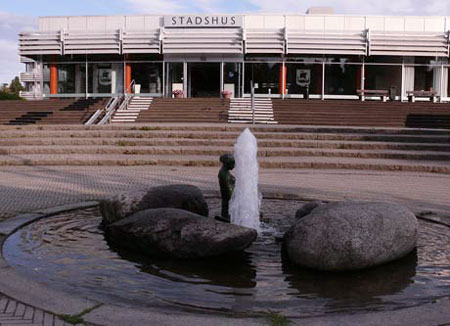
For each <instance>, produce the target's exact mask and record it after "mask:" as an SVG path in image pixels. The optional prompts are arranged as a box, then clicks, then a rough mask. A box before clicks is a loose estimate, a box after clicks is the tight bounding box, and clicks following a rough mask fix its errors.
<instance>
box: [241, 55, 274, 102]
mask: <svg viewBox="0 0 450 326" xmlns="http://www.w3.org/2000/svg"><path fill="white" fill-rule="evenodd" d="M280 67H281V63H274V62H263V63H245V84H244V92H245V93H246V94H250V93H251V90H250V82H251V81H253V83H254V85H255V94H267V95H272V94H279V92H280V87H279V85H280V84H279V75H280Z"/></svg>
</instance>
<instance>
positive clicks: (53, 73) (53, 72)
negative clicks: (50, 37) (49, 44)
mask: <svg viewBox="0 0 450 326" xmlns="http://www.w3.org/2000/svg"><path fill="white" fill-rule="evenodd" d="M51 61H52V63H51V64H50V94H51V95H55V94H58V66H57V64H56V63H53V62H54V61H56V58H54V57H52V58H51Z"/></svg>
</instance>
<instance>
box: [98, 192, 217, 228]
mask: <svg viewBox="0 0 450 326" xmlns="http://www.w3.org/2000/svg"><path fill="white" fill-rule="evenodd" d="M150 208H179V209H184V210H187V211H189V212H192V213H195V214H199V215H203V216H208V204H207V203H206V201H205V198H204V197H203V194H202V192H201V190H200V189H199V188H198V187H195V186H191V185H171V186H161V187H154V188H150V189H141V190H135V191H130V192H126V193H123V194H120V195H117V196H114V197H112V198H110V199H106V200H102V201H101V202H100V211H101V213H102V216H103V221H104V224H106V225H108V224H111V223H114V222H116V221H119V220H121V219H123V218H125V217H127V216H130V215H132V214H134V213H136V212H139V211H143V210H146V209H150Z"/></svg>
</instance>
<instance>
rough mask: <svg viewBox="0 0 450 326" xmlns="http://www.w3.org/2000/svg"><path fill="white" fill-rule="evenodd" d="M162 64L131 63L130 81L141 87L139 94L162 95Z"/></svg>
mask: <svg viewBox="0 0 450 326" xmlns="http://www.w3.org/2000/svg"><path fill="white" fill-rule="evenodd" d="M162 78H163V73H162V63H156V62H149V63H132V64H131V79H134V81H135V83H136V85H140V86H141V91H140V92H141V93H144V94H155V95H160V94H161V93H162Z"/></svg>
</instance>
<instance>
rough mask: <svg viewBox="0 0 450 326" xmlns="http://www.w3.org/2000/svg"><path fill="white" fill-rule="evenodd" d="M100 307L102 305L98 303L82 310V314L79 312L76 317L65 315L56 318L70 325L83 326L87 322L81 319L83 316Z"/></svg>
mask: <svg viewBox="0 0 450 326" xmlns="http://www.w3.org/2000/svg"><path fill="white" fill-rule="evenodd" d="M101 305H102V303H99V304H97V305H95V306H93V307H91V308H86V309H84V310H83V311H82V312H80V313H79V314H76V315H65V314H61V315H58V317H59V318H60V319H61V320H62V321H64V322H66V323H69V324H72V325H76V324H83V325H87V322H86V321H85V320H84V319H83V316H84V315H87V314H88V313H90V312H91V311H92V310H94V309H97V308H98V307H100V306H101Z"/></svg>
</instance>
